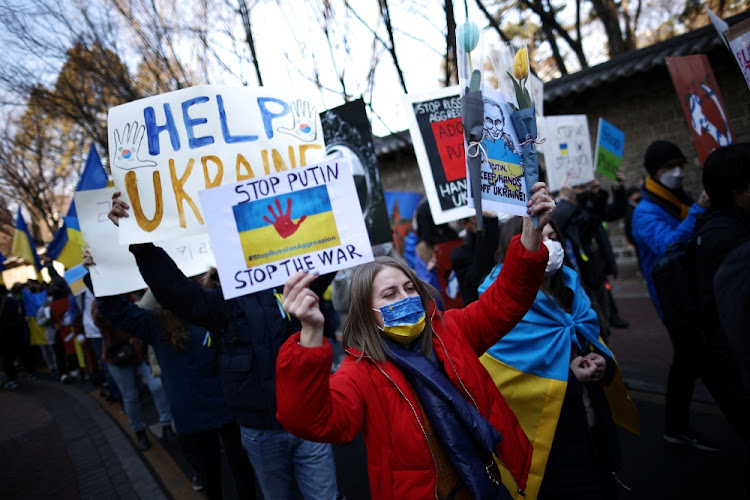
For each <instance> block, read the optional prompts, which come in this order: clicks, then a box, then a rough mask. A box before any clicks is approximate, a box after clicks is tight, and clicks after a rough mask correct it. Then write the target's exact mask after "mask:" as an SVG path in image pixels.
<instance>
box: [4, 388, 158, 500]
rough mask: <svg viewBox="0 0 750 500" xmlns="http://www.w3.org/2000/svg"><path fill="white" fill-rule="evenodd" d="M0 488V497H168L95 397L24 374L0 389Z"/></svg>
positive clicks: (127, 438) (7, 499) (76, 389)
mask: <svg viewBox="0 0 750 500" xmlns="http://www.w3.org/2000/svg"><path fill="white" fill-rule="evenodd" d="M0 491H2V497H3V498H4V499H5V500H12V499H16V498H18V499H35V498H51V497H52V498H66V499H68V498H70V499H73V498H83V499H87V498H92V499H93V498H96V499H99V498H113V497H114V498H148V499H153V500H159V499H167V498H170V496H169V495H168V494H167V493H166V492H165V488H164V485H163V484H162V483H161V482H160V480H159V479H158V478H157V476H156V475H155V474H154V472H153V470H152V469H151V468H150V467H149V466H148V465H147V462H145V461H144V460H143V457H142V455H140V454H139V453H138V451H137V450H136V449H135V447H134V446H133V444H132V441H131V440H130V438H129V437H128V436H126V435H125V433H124V432H123V430H122V428H121V427H120V426H119V425H118V424H117V422H115V420H113V419H112V418H111V417H110V415H109V414H108V413H107V412H106V411H105V410H104V409H103V408H102V407H101V406H100V405H99V403H98V402H97V401H95V400H94V399H92V398H91V397H90V396H89V395H88V394H86V393H84V392H82V391H81V390H80V389H78V388H75V387H72V386H68V385H65V384H60V383H55V382H50V381H46V380H30V379H28V378H27V379H24V380H21V387H20V388H19V389H18V390H15V391H2V392H0Z"/></svg>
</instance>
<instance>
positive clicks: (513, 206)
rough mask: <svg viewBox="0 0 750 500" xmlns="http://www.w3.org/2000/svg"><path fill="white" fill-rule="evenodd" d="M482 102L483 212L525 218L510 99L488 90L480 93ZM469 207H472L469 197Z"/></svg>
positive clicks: (523, 186) (525, 195)
mask: <svg viewBox="0 0 750 500" xmlns="http://www.w3.org/2000/svg"><path fill="white" fill-rule="evenodd" d="M483 99H484V139H482V148H483V149H482V153H483V155H484V158H485V161H484V162H482V170H481V173H480V177H481V183H482V210H484V211H488V212H495V213H499V212H502V213H508V214H513V215H520V216H526V215H528V214H527V212H526V210H527V207H526V202H527V201H529V198H528V189H527V186H526V180H525V179H524V175H523V165H522V164H521V163H522V162H521V145H520V141H519V140H518V135H517V134H516V130H515V128H514V127H513V123H512V122H511V120H510V114H511V113H512V111H513V110H512V109H511V107H510V105H509V99H508V97H507V96H505V95H504V94H502V93H500V92H498V91H496V90H492V89H488V88H485V89H484V91H483ZM529 187H530V186H529ZM469 206H471V207H473V206H474V200H473V198H472V197H471V196H470V199H469Z"/></svg>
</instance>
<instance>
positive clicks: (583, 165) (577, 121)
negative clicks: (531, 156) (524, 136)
mask: <svg viewBox="0 0 750 500" xmlns="http://www.w3.org/2000/svg"><path fill="white" fill-rule="evenodd" d="M544 130H545V134H546V137H547V140H546V141H545V142H544V144H543V145H542V146H541V147H542V148H544V161H545V164H546V166H547V186H548V187H549V190H550V191H559V190H560V188H561V187H562V185H563V183H564V182H567V184H568V185H569V186H578V185H581V184H585V183H587V182H589V181H591V180H592V179H593V178H594V162H593V160H592V158H591V138H590V137H589V124H588V120H587V119H586V115H558V116H546V117H545V118H544Z"/></svg>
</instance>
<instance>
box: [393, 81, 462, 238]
mask: <svg viewBox="0 0 750 500" xmlns="http://www.w3.org/2000/svg"><path fill="white" fill-rule="evenodd" d="M459 94H460V92H459V89H458V87H447V88H443V89H439V90H435V91H432V92H428V93H425V94H419V95H414V94H408V95H407V96H406V97H405V101H404V107H405V109H406V114H407V116H408V117H409V130H410V132H411V140H412V143H413V144H414V153H415V154H416V156H417V164H418V165H419V172H420V173H421V174H422V182H423V183H424V190H425V195H426V196H427V201H428V203H429V204H430V212H431V213H432V218H433V220H434V221H435V224H444V223H446V222H451V221H454V220H458V219H462V218H464V217H471V216H472V215H474V210H472V209H471V208H470V207H469V205H468V203H469V193H468V190H467V189H468V188H467V185H466V159H465V155H464V133H463V126H462V125H461V101H460V98H459Z"/></svg>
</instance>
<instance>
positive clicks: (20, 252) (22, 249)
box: [10, 205, 42, 273]
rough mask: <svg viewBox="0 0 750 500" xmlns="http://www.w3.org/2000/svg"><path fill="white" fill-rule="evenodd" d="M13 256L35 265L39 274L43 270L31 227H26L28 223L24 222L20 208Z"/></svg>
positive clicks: (14, 235) (12, 250) (19, 208)
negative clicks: (30, 230)
mask: <svg viewBox="0 0 750 500" xmlns="http://www.w3.org/2000/svg"><path fill="white" fill-rule="evenodd" d="M10 253H11V255H15V256H16V257H21V258H22V259H23V260H25V261H26V262H28V263H29V264H31V265H33V266H34V267H35V268H36V271H37V273H39V271H41V269H42V263H41V261H40V260H39V255H38V254H37V253H36V245H35V244H34V239H33V238H32V237H31V233H30V232H29V226H27V225H26V221H25V220H23V214H22V213H21V207H20V205H19V207H18V215H16V230H15V232H14V233H13V245H12V248H11V251H10Z"/></svg>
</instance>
